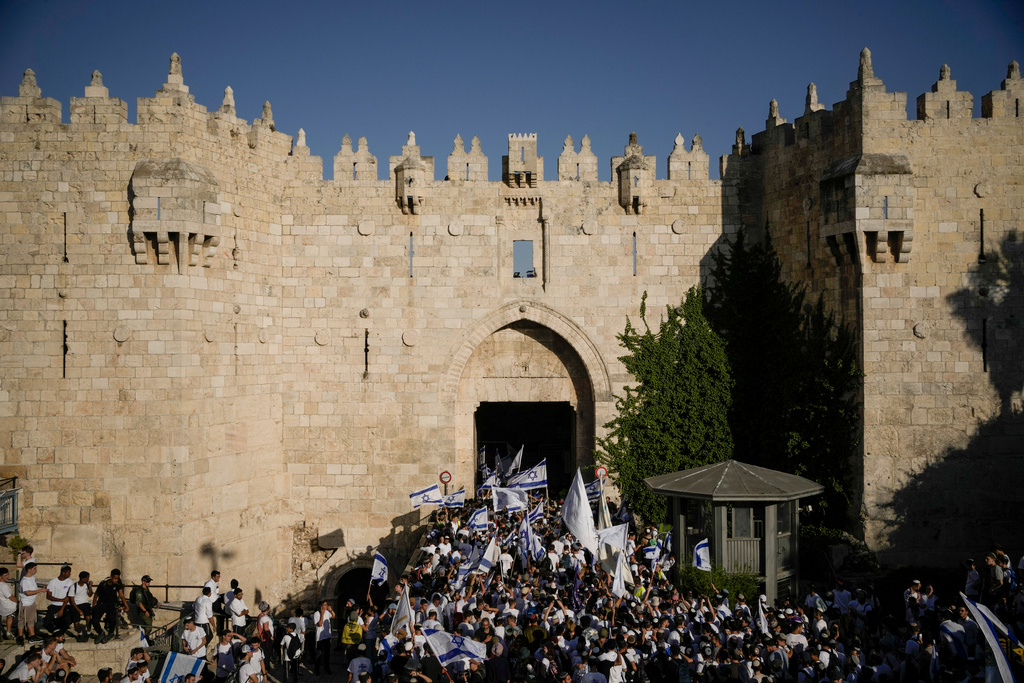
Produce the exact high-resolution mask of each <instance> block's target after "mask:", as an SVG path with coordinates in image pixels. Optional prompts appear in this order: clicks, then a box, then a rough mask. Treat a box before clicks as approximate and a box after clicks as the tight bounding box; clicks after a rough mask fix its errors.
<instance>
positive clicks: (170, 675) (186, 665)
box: [160, 652, 206, 683]
mask: <svg viewBox="0 0 1024 683" xmlns="http://www.w3.org/2000/svg"><path fill="white" fill-rule="evenodd" d="M205 665H206V662H204V661H203V660H202V659H200V658H199V657H193V656H192V655H183V654H181V653H180V652H168V653H167V658H166V659H164V666H163V669H161V671H160V683H181V682H182V681H184V680H185V676H187V675H189V674H192V675H193V676H195V677H196V680H198V679H199V672H201V671H202V670H203V666H205Z"/></svg>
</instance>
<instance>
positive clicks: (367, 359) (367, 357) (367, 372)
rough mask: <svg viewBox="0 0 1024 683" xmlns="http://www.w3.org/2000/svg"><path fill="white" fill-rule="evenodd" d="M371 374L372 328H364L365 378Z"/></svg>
mask: <svg viewBox="0 0 1024 683" xmlns="http://www.w3.org/2000/svg"><path fill="white" fill-rule="evenodd" d="M369 376H370V328H368V327H366V328H363V379H366V378H367V377H369Z"/></svg>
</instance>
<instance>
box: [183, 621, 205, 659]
mask: <svg viewBox="0 0 1024 683" xmlns="http://www.w3.org/2000/svg"><path fill="white" fill-rule="evenodd" d="M183 623H184V624H185V630H184V631H182V632H181V645H182V648H183V652H184V653H185V654H187V655H194V656H196V657H199V658H200V659H205V658H206V632H205V631H203V630H200V629H199V627H198V626H197V625H196V621H195V619H194V618H192V617H185V619H184V621H183Z"/></svg>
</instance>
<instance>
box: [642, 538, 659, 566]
mask: <svg viewBox="0 0 1024 683" xmlns="http://www.w3.org/2000/svg"><path fill="white" fill-rule="evenodd" d="M644 559H645V560H650V561H651V566H652V567H653V566H654V565H655V564H656V563H657V562H658V560H660V559H661V546H660V545H658V544H657V543H655V544H654V545H648V546H644Z"/></svg>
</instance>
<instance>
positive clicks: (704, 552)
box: [693, 538, 711, 572]
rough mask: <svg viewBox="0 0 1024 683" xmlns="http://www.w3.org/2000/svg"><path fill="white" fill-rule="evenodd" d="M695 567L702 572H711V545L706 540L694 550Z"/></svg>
mask: <svg viewBox="0 0 1024 683" xmlns="http://www.w3.org/2000/svg"><path fill="white" fill-rule="evenodd" d="M693 566H694V567H696V568H697V569H700V570H701V571H705V572H709V571H711V544H709V543H708V539H706V538H705V539H704V540H703V541H701V542H700V543H698V544H697V545H696V546H694V548H693Z"/></svg>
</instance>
